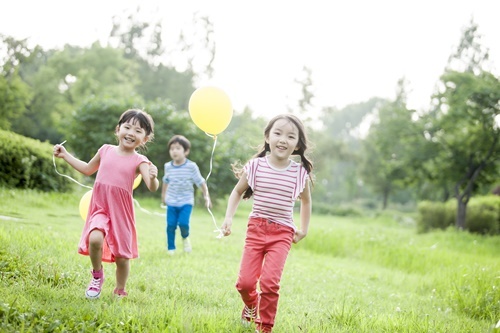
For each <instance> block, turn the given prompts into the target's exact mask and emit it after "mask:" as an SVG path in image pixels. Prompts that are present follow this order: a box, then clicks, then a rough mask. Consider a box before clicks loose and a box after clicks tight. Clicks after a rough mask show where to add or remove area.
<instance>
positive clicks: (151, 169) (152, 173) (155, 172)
mask: <svg viewBox="0 0 500 333" xmlns="http://www.w3.org/2000/svg"><path fill="white" fill-rule="evenodd" d="M156 177H158V168H157V167H156V165H154V164H152V163H151V165H150V166H149V178H151V179H155V178H156Z"/></svg>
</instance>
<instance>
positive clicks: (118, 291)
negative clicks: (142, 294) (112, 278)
mask: <svg viewBox="0 0 500 333" xmlns="http://www.w3.org/2000/svg"><path fill="white" fill-rule="evenodd" d="M113 295H115V296H116V297H127V296H128V293H127V292H126V291H125V289H118V288H115V290H113Z"/></svg>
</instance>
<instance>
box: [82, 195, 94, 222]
mask: <svg viewBox="0 0 500 333" xmlns="http://www.w3.org/2000/svg"><path fill="white" fill-rule="evenodd" d="M91 198H92V190H90V191H88V192H87V193H85V194H84V195H83V196H82V198H81V199H80V216H81V217H82V219H83V220H84V221H86V220H87V214H88V213H89V207H90V199H91Z"/></svg>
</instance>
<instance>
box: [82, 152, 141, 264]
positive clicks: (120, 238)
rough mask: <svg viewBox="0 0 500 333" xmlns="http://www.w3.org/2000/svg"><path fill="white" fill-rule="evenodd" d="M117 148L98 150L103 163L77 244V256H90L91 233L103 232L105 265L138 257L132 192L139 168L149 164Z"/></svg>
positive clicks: (101, 163)
mask: <svg viewBox="0 0 500 333" xmlns="http://www.w3.org/2000/svg"><path fill="white" fill-rule="evenodd" d="M117 148H118V147H117V146H113V145H103V146H102V147H101V148H100V149H99V155H100V157H101V162H100V165H99V170H98V171H97V176H96V180H95V184H94V188H93V189H92V197H91V199H90V206H89V212H88V215H87V220H86V221H85V226H84V227H83V232H82V237H81V238H80V243H79V245H78V253H80V254H83V255H89V248H88V245H89V234H90V232H91V231H92V230H94V229H98V230H101V231H102V232H103V233H104V235H105V236H104V245H103V251H102V261H105V262H114V261H115V258H116V257H118V258H127V259H133V258H137V257H138V256H139V252H138V250H137V233H136V229H135V213H134V202H133V198H132V191H133V184H134V180H135V178H136V176H137V169H138V167H139V165H140V164H141V163H150V162H149V160H148V158H147V157H146V156H144V155H141V154H138V153H135V154H133V155H128V156H122V155H119V154H118V153H117Z"/></svg>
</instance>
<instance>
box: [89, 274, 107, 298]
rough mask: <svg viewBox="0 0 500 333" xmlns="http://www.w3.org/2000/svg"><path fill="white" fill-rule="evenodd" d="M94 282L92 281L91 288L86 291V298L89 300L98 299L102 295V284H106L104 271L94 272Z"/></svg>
mask: <svg viewBox="0 0 500 333" xmlns="http://www.w3.org/2000/svg"><path fill="white" fill-rule="evenodd" d="M90 272H91V273H92V280H90V283H89V286H88V287H87V290H86V291H85V296H86V297H87V298H88V299H96V298H99V296H100V295H101V288H102V284H103V283H104V269H102V268H101V269H100V270H99V271H95V270H92V271H90Z"/></svg>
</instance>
